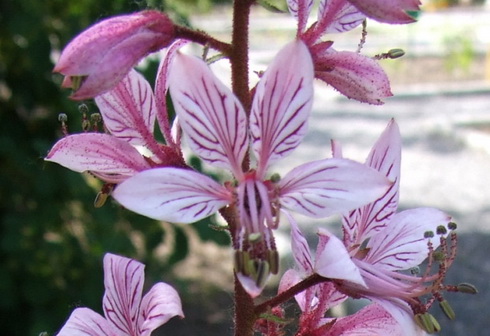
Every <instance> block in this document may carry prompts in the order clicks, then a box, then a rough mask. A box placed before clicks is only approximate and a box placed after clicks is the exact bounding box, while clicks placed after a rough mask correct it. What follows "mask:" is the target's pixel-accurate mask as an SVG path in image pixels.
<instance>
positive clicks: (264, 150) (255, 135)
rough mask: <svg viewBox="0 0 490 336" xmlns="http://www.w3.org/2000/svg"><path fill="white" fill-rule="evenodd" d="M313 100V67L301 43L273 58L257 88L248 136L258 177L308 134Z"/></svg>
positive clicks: (292, 43)
mask: <svg viewBox="0 0 490 336" xmlns="http://www.w3.org/2000/svg"><path fill="white" fill-rule="evenodd" d="M312 99H313V63H312V60H311V56H310V53H309V51H308V48H307V47H306V45H305V44H304V43H303V42H302V41H299V40H298V41H294V42H291V43H289V44H288V45H287V46H286V47H284V48H283V49H282V50H281V51H280V52H279V53H278V54H277V56H276V58H275V59H274V61H273V63H272V64H271V66H270V67H269V68H268V69H267V71H266V72H265V74H264V75H263V77H262V79H261V80H260V82H259V84H258V85H257V88H256V92H255V96H254V100H253V103H252V112H251V116H250V132H251V134H252V146H253V151H254V154H255V155H256V157H257V158H258V162H259V163H258V164H259V167H258V168H257V171H258V175H259V176H261V174H263V173H264V172H265V170H266V169H267V167H268V166H269V164H270V163H272V162H274V161H277V160H279V159H281V158H283V157H284V156H286V155H288V154H289V153H290V152H291V151H292V150H294V149H295V148H296V147H297V146H298V145H299V143H300V142H301V140H302V139H303V137H304V135H305V133H306V130H307V121H308V117H309V115H310V111H311V106H312Z"/></svg>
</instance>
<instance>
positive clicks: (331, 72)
mask: <svg viewBox="0 0 490 336" xmlns="http://www.w3.org/2000/svg"><path fill="white" fill-rule="evenodd" d="M366 2H369V1H366ZM288 5H289V10H290V12H291V13H292V14H293V16H294V17H295V18H296V19H297V20H298V37H300V38H301V39H302V40H303V41H305V43H306V44H307V45H308V48H309V49H310V52H311V54H312V57H313V63H314V65H315V77H316V78H318V79H320V80H322V81H324V82H325V83H327V84H329V85H332V86H333V87H334V88H335V89H336V90H338V91H339V92H340V93H342V94H343V95H345V96H346V97H348V98H352V99H356V100H358V101H360V102H364V103H369V104H376V105H379V104H382V103H383V102H382V100H383V99H384V98H387V97H390V96H392V93H391V88H390V82H389V79H388V77H387V76H386V73H385V72H384V70H383V69H382V68H381V66H380V65H379V64H378V62H376V61H375V60H374V59H372V58H369V57H366V56H363V55H361V54H359V53H358V52H349V51H340V52H338V51H336V50H335V49H333V48H332V47H331V46H332V45H333V42H332V41H323V40H322V39H321V38H322V36H323V35H325V34H331V33H342V32H346V31H349V30H351V29H353V28H355V27H357V26H358V25H360V24H361V23H362V22H363V21H364V20H365V19H366V15H365V14H363V13H362V12H360V11H359V10H358V9H357V8H356V7H354V6H353V5H352V4H351V3H350V2H349V1H347V0H329V1H325V0H324V1H321V2H320V6H319V9H318V19H317V21H316V22H315V23H314V24H312V25H311V26H310V27H309V28H308V29H307V30H306V23H307V20H308V17H309V14H310V12H311V8H312V6H313V0H289V1H288Z"/></svg>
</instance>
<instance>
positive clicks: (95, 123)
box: [90, 113, 102, 132]
mask: <svg viewBox="0 0 490 336" xmlns="http://www.w3.org/2000/svg"><path fill="white" fill-rule="evenodd" d="M90 121H91V122H92V129H93V130H94V132H98V131H99V123H100V122H101V121H102V116H101V115H100V113H92V114H91V115H90Z"/></svg>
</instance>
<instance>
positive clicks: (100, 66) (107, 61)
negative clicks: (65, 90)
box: [54, 10, 174, 100]
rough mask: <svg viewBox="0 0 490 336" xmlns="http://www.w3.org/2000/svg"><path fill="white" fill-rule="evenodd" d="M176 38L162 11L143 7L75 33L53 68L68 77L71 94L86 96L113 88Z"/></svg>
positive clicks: (67, 82)
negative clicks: (135, 11)
mask: <svg viewBox="0 0 490 336" xmlns="http://www.w3.org/2000/svg"><path fill="white" fill-rule="evenodd" d="M173 40H174V25H173V23H172V21H171V20H170V19H169V18H168V17H167V16H166V15H165V14H163V13H160V12H158V11H150V10H149V11H143V12H139V13H134V14H129V15H121V16H116V17H112V18H109V19H107V20H104V21H102V22H100V23H98V24H96V25H94V26H92V27H90V28H89V29H87V30H85V31H84V32H82V33H81V34H80V35H78V36H77V37H75V39H73V40H72V41H71V42H70V43H69V44H68V46H66V48H65V49H64V50H63V52H62V53H61V57H60V59H59V60H58V63H57V64H56V66H55V68H54V71H55V72H60V73H61V74H63V75H65V76H66V78H65V80H64V81H63V83H62V86H63V87H71V88H72V89H73V90H74V93H73V94H72V96H71V98H73V99H79V100H81V99H87V98H92V97H94V96H97V95H99V94H101V93H103V92H105V91H108V90H110V89H111V88H113V87H114V86H115V85H116V84H117V83H118V82H119V81H120V80H121V79H122V78H123V77H124V76H125V75H126V74H127V73H128V72H129V70H130V69H131V68H132V67H134V66H135V65H136V64H137V63H138V62H139V61H140V60H141V59H142V58H143V57H145V56H146V55H148V54H150V53H152V52H155V51H158V50H160V49H162V48H165V47H166V46H168V45H169V44H170V43H171V42H172V41H173Z"/></svg>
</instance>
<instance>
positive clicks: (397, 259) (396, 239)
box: [366, 208, 451, 270]
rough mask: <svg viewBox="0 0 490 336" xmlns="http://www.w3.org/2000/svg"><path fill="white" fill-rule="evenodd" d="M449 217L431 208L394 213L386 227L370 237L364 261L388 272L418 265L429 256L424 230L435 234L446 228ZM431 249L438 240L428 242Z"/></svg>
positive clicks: (437, 238)
mask: <svg viewBox="0 0 490 336" xmlns="http://www.w3.org/2000/svg"><path fill="white" fill-rule="evenodd" d="M450 219H451V218H450V217H449V216H448V215H446V214H445V213H444V212H442V211H440V210H437V209H433V208H417V209H410V210H405V211H402V212H400V213H397V214H396V215H395V216H394V217H393V218H392V220H391V223H390V225H389V226H387V227H386V228H385V229H383V230H382V231H380V232H378V233H377V234H376V235H374V236H372V237H371V239H370V240H369V242H368V244H367V248H368V249H369V253H368V255H367V256H366V261H367V262H370V263H372V264H375V265H376V267H382V268H385V269H389V270H406V269H409V268H411V267H415V266H417V265H420V264H421V263H422V261H424V260H425V259H426V258H427V256H428V253H429V249H428V246H427V242H428V238H425V237H424V234H425V233H426V232H427V231H431V232H433V233H434V234H436V230H437V227H438V226H439V225H443V226H446V225H447V223H449V221H450ZM431 242H432V245H433V248H434V249H436V248H437V247H438V246H439V237H438V236H437V235H436V236H435V237H434V238H433V239H431Z"/></svg>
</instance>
